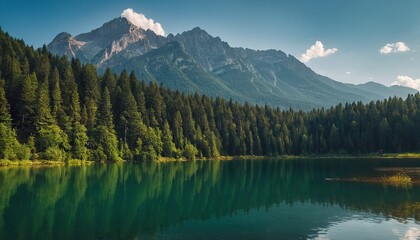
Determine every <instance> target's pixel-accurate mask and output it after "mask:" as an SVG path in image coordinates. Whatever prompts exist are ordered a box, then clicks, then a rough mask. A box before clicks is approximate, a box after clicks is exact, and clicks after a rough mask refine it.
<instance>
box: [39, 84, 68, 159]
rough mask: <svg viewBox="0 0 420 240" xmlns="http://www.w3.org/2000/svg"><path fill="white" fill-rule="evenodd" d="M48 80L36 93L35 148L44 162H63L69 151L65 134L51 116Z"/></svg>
mask: <svg viewBox="0 0 420 240" xmlns="http://www.w3.org/2000/svg"><path fill="white" fill-rule="evenodd" d="M48 92H49V91H48V80H44V81H42V82H41V84H40V86H39V88H38V93H37V104H36V106H37V112H36V117H35V128H36V142H35V143H36V148H37V150H38V151H40V152H41V153H42V158H44V159H46V160H57V161H60V160H64V159H66V151H68V150H69V148H70V145H69V143H68V139H67V134H65V133H64V132H63V130H61V129H60V127H59V126H58V125H57V123H56V121H55V119H54V118H53V116H52V115H51V109H50V97H49V94H48Z"/></svg>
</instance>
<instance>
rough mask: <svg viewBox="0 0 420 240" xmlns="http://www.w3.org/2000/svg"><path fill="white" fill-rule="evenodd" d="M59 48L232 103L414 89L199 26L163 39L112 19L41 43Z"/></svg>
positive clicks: (369, 96)
mask: <svg viewBox="0 0 420 240" xmlns="http://www.w3.org/2000/svg"><path fill="white" fill-rule="evenodd" d="M48 49H49V50H50V51H51V52H52V53H54V54H59V55H63V54H64V55H67V56H69V57H77V58H80V59H81V61H82V62H84V63H93V64H95V65H96V66H97V67H98V68H99V70H100V71H104V70H105V69H106V68H111V69H112V70H116V71H122V70H123V69H127V70H129V71H131V70H134V71H135V72H136V73H137V75H138V76H140V78H141V79H144V80H147V81H158V82H159V83H162V84H163V85H164V86H167V87H170V88H172V89H176V90H180V91H184V92H189V93H192V92H199V93H202V94H206V95H210V96H220V97H224V98H232V99H234V100H237V101H239V102H245V101H247V102H251V103H254V104H268V105H271V106H276V107H280V108H283V109H284V108H289V107H292V108H296V109H304V110H308V109H311V108H314V107H329V106H332V105H334V104H337V103H340V102H352V101H364V102H367V101H370V100H378V99H383V98H387V97H389V96H401V97H405V96H407V94H409V93H414V92H416V91H415V90H413V89H410V88H404V87H395V86H393V87H385V86H383V85H381V84H377V83H367V84H362V85H353V84H344V83H341V82H337V81H334V80H332V79H330V78H327V77H324V76H321V75H319V74H317V73H315V72H314V71H312V70H311V69H310V68H308V67H307V66H306V65H304V64H303V63H302V62H300V61H299V60H297V59H296V58H295V57H293V56H291V55H287V54H285V53H284V52H282V51H277V50H266V51H256V50H251V49H243V48H233V47H230V46H229V44H228V43H226V42H223V41H222V40H221V39H220V38H219V37H213V36H211V35H210V34H208V33H207V32H206V31H204V30H202V29H200V28H198V27H197V28H194V29H192V30H190V31H186V32H183V33H181V34H177V35H176V36H174V35H172V34H170V35H168V36H167V37H166V38H165V37H162V36H159V35H156V34H155V33H154V32H153V31H150V30H147V31H145V30H143V29H141V28H139V27H137V26H135V25H133V24H132V23H131V22H130V21H128V20H127V19H125V18H116V19H114V20H112V21H110V22H108V23H105V24H104V25H103V26H102V27H100V28H98V29H95V30H93V31H91V32H89V33H85V34H80V35H78V36H75V37H73V36H71V35H70V34H68V33H61V34H59V35H57V37H56V38H55V39H54V40H53V41H52V42H51V43H50V44H49V45H48Z"/></svg>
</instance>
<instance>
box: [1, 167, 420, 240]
mask: <svg viewBox="0 0 420 240" xmlns="http://www.w3.org/2000/svg"><path fill="white" fill-rule="evenodd" d="M413 163H414V162H413V161H411V160H401V159H400V160H398V162H395V161H392V160H377V161H371V162H370V163H366V162H364V160H347V161H339V160H286V161H274V160H273V161H226V162H218V161H206V162H187V163H168V164H156V163H154V164H139V165H134V164H126V165H94V166H87V167H68V168H66V167H62V168H47V169H31V168H17V169H13V168H11V169H0V182H1V183H2V184H1V185H0V239H18V238H37V239H40V238H42V239H49V238H51V239H68V238H69V239H77V238H82V239H86V238H123V239H127V238H134V237H135V236H139V235H142V236H150V235H154V234H157V233H159V232H160V233H161V232H164V231H165V229H168V227H169V226H177V225H178V224H180V223H183V222H185V221H191V220H204V219H206V220H208V221H212V219H217V218H220V217H223V216H229V215H243V217H242V219H244V221H246V219H247V218H254V219H255V216H261V214H260V215H258V214H257V215H255V214H256V213H255V212H256V209H264V208H267V209H269V211H268V213H267V214H271V215H272V216H274V217H276V218H284V217H285V216H291V217H289V218H284V219H287V222H284V221H283V222H284V223H285V224H284V225H282V226H276V227H277V231H280V232H281V231H283V230H284V232H285V234H286V233H287V231H291V229H290V226H300V229H296V234H297V235H294V236H293V237H305V236H308V235H309V234H312V233H313V229H315V228H323V227H326V226H327V225H328V224H329V222H330V221H331V219H333V218H335V217H337V216H345V215H348V214H349V212H348V211H346V210H345V209H352V210H360V211H365V210H368V211H370V212H373V213H382V214H384V215H390V216H393V217H397V218H403V219H406V218H409V217H415V218H416V219H417V220H419V219H420V214H419V211H418V210H419V209H420V207H418V204H417V202H420V191H419V189H418V188H417V187H414V188H412V189H397V188H393V187H384V186H381V185H371V184H358V183H337V182H328V181H324V179H325V178H327V177H353V176H369V175H371V174H372V169H374V168H377V167H392V166H398V167H401V166H410V165H412V164H413ZM349 173H351V174H349ZM326 207H328V208H327V209H326ZM257 212H258V211H257ZM259 212H261V211H259ZM303 213H305V215H304V217H299V216H302V214H303ZM350 213H351V212H350ZM253 214H254V215H253ZM273 214H274V215H273ZM263 215H264V214H263ZM264 216H266V217H267V216H268V215H264ZM263 221H266V219H261V222H263ZM285 221H286V220H285ZM236 224H237V223H236ZM271 227H273V226H271ZM267 229H269V227H268V228H267Z"/></svg>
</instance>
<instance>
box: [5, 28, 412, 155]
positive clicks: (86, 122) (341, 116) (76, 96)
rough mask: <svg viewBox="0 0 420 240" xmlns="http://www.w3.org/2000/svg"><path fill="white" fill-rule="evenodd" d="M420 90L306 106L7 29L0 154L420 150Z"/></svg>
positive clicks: (230, 153) (264, 153)
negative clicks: (169, 75)
mask: <svg viewBox="0 0 420 240" xmlns="http://www.w3.org/2000/svg"><path fill="white" fill-rule="evenodd" d="M419 108H420V95H419V94H415V95H409V96H408V97H407V98H406V99H405V100H404V99H401V98H396V97H394V98H389V99H385V100H383V101H377V102H370V103H367V104H363V103H361V102H358V103H346V104H339V105H337V106H335V107H331V108H330V109H315V110H312V111H309V112H303V111H293V110H292V109H289V110H281V109H273V108H270V107H268V106H255V105H250V104H248V103H245V104H240V103H237V102H232V101H229V100H225V99H221V98H210V97H206V96H202V95H199V94H194V95H186V94H183V93H180V92H177V91H172V90H169V89H167V88H165V87H163V86H159V85H157V84H156V83H154V82H150V83H146V82H144V81H141V80H140V81H139V79H137V77H136V75H135V74H134V73H133V72H131V73H128V72H126V71H122V72H121V74H117V73H113V72H111V71H110V70H109V69H107V70H106V71H105V73H104V74H103V75H102V76H100V75H98V74H97V72H96V69H95V67H94V66H93V65H90V64H81V63H80V62H79V61H78V60H77V59H76V60H71V61H69V60H68V59H67V58H66V57H59V56H54V55H52V54H50V53H48V51H47V49H46V47H45V46H44V47H43V48H40V49H37V50H34V49H33V48H32V47H28V46H26V45H25V43H24V42H23V41H22V40H17V39H13V38H11V37H10V36H9V35H8V34H7V33H4V32H3V31H1V30H0V159H9V160H27V159H31V160H36V159H42V160H58V161H65V160H69V159H79V160H96V161H120V160H122V159H124V160H141V161H154V160H157V159H159V157H161V156H163V157H170V158H181V157H184V158H186V159H195V158H214V157H218V156H220V155H230V156H237V155H264V156H276V155H285V154H288V155H305V154H325V153H337V154H354V155H358V154H364V153H373V152H378V151H383V152H407V151H418V150H419V149H420V124H419V123H420V110H418V109H419Z"/></svg>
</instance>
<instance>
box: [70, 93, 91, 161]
mask: <svg viewBox="0 0 420 240" xmlns="http://www.w3.org/2000/svg"><path fill="white" fill-rule="evenodd" d="M72 86H73V87H72V89H71V98H70V106H69V112H70V122H71V128H70V129H68V131H67V134H68V136H69V140H70V145H71V154H72V157H73V158H74V159H80V160H87V159H88V156H89V152H88V148H87V142H88V136H87V134H86V132H87V129H86V127H85V126H84V125H83V124H81V123H80V102H79V94H78V92H77V86H76V85H72Z"/></svg>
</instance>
